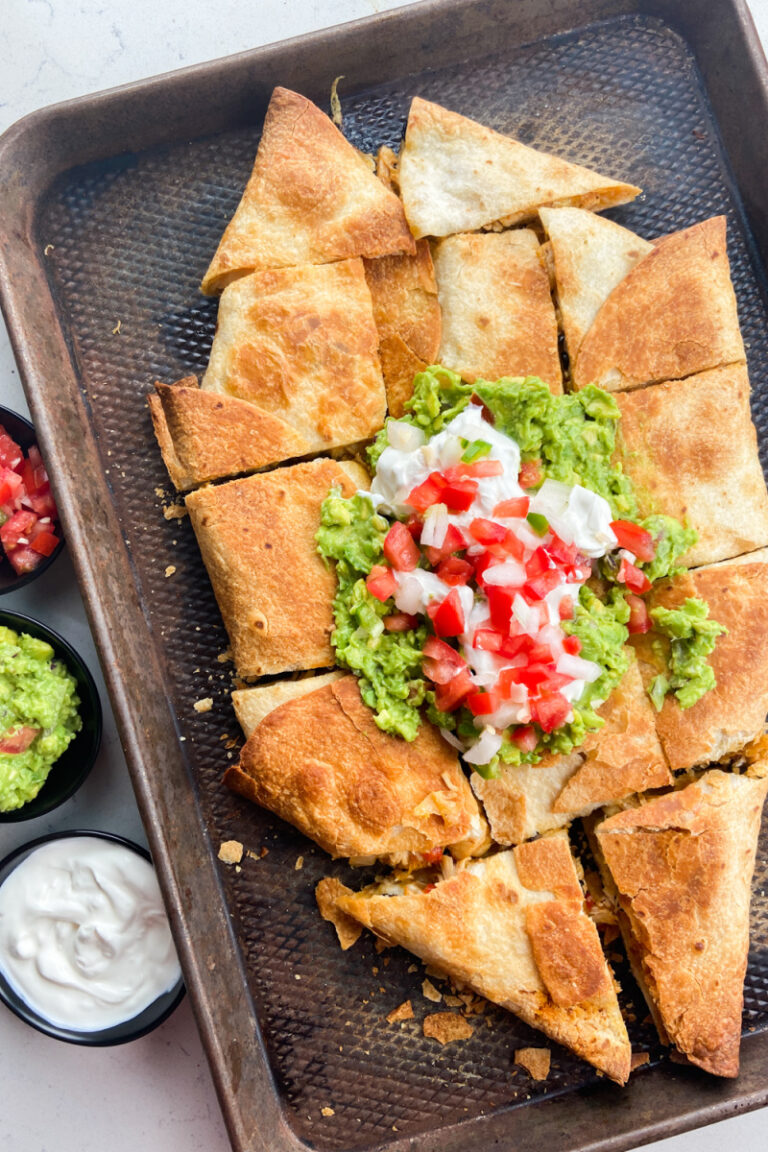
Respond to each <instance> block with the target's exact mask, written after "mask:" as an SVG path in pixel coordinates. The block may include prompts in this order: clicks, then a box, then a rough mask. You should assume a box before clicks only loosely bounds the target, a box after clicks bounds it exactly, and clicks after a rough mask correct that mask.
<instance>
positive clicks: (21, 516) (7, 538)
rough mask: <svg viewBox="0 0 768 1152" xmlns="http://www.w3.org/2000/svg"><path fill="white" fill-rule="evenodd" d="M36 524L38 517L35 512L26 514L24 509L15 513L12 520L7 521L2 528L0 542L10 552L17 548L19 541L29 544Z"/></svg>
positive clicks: (0, 529)
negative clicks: (30, 535) (30, 534)
mask: <svg viewBox="0 0 768 1152" xmlns="http://www.w3.org/2000/svg"><path fill="white" fill-rule="evenodd" d="M36 523H37V516H36V515H35V513H34V512H26V511H25V510H24V509H21V510H20V511H18V512H14V514H13V516H11V518H10V520H6V522H5V524H3V526H2V527H1V528H0V540H1V541H2V543H3V548H5V551H6V552H9V551H10V550H11V549H12V548H17V547H18V545H19V541H21V542H22V543H23V544H28V543H29V533H30V532H31V531H32V528H33V527H34V525H35V524H36Z"/></svg>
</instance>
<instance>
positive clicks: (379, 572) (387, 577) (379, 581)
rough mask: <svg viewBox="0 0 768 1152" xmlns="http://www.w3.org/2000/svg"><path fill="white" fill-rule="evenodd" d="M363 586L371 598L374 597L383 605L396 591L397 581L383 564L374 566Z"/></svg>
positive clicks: (390, 570)
mask: <svg viewBox="0 0 768 1152" xmlns="http://www.w3.org/2000/svg"><path fill="white" fill-rule="evenodd" d="M365 586H366V588H367V589H368V591H369V592H370V594H371V596H375V597H376V599H377V600H381V602H382V604H383V603H384V601H385V600H389V598H390V596H394V594H395V592H396V591H397V580H396V578H395V574H394V572H393V571H392V569H391V568H386V567H385V566H384V565H383V564H374V566H373V568H371V570H370V572H369V573H368V576H367V578H366V581H365Z"/></svg>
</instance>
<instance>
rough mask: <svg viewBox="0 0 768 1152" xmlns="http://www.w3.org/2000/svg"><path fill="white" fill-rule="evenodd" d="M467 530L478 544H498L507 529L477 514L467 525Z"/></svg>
mask: <svg viewBox="0 0 768 1152" xmlns="http://www.w3.org/2000/svg"><path fill="white" fill-rule="evenodd" d="M469 531H470V532H471V534H472V536H473V537H474V538H475V540H477V542H478V544H500V543H501V542H502V540H504V538H505V537H506V535H507V532H508V529H507V528H505V527H504V525H503V524H497V523H496V521H495V520H486V519H484V518H483V517H482V516H478V517H477V518H476V519H475V520H473V521H472V523H471V524H470V526H469Z"/></svg>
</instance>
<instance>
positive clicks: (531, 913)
mask: <svg viewBox="0 0 768 1152" xmlns="http://www.w3.org/2000/svg"><path fill="white" fill-rule="evenodd" d="M331 883H333V882H331ZM328 885H329V882H328V881H321V883H320V886H319V892H318V897H319V902H320V903H321V907H324V914H326V913H327V912H328V911H329V907H328V905H329V903H331V901H329V900H328V899H327V897H328V896H330V897H331V899H332V904H333V906H334V907H335V908H336V909H338V910H339V911H341V912H342V913H345V914H346V915H347V916H350V917H352V918H353V919H355V920H357V921H358V922H359V923H361V924H363V925H365V927H366V928H370V929H371V930H372V931H373V932H375V933H376V935H377V936H379V937H380V938H382V939H383V940H386V941H387V942H388V943H391V944H401V945H402V946H403V947H404V948H407V949H408V950H409V951H411V952H413V953H415V955H416V956H420V957H421V959H422V960H426V961H427V962H428V963H429V964H431V965H433V966H434V967H436V968H438V969H440V970H441V971H442V972H444V973H445V974H446V975H447V976H449V977H451V978H453V979H454V980H457V981H460V982H461V983H462V984H464V985H467V986H468V987H469V988H472V989H473V990H474V991H475V992H478V993H479V994H480V995H481V996H485V997H486V999H488V1000H492V1001H493V1002H494V1003H495V1004H500V1005H501V1006H502V1007H503V1008H506V1009H508V1010H509V1011H510V1012H514V1013H515V1014H516V1015H517V1016H519V1017H521V1019H522V1020H524V1021H525V1022H526V1024H530V1025H532V1026H533V1027H534V1028H539V1029H540V1030H541V1031H542V1032H544V1033H545V1034H546V1035H547V1036H549V1037H551V1038H552V1039H553V1040H556V1041H557V1042H558V1043H560V1044H564V1045H566V1046H567V1047H569V1048H571V1049H573V1051H574V1052H576V1053H577V1054H578V1055H579V1056H581V1057H582V1058H583V1059H584V1060H588V1061H589V1062H590V1063H591V1064H593V1065H594V1066H595V1067H596V1068H599V1069H600V1070H601V1071H603V1072H605V1073H606V1075H607V1076H610V1077H611V1079H613V1080H616V1081H618V1083H620V1084H623V1083H624V1082H625V1081H626V1079H627V1077H628V1075H629V1064H630V1045H629V1040H628V1038H627V1033H626V1029H625V1027H624V1021H623V1020H622V1017H621V1012H620V1010H619V1005H618V1001H617V999H616V990H615V987H614V982H613V979H612V976H611V972H610V969H609V968H608V965H607V963H606V961H605V957H604V956H603V952H602V949H601V946H600V940H599V938H598V934H597V929H596V928H595V925H594V924H593V923H592V921H591V920H590V919H589V917H588V916H587V915H586V913H585V911H584V902H583V894H582V891H581V886H580V884H579V880H578V876H577V874H576V868H575V865H574V861H573V857H572V856H571V852H570V847H569V844H568V838H567V836H566V835H565V834H563V833H559V834H555V835H553V836H548V837H545V838H543V839H541V840H535V841H532V842H531V843H529V844H522V845H520V846H519V847H517V848H514V849H513V850H511V851H508V852H498V853H496V854H495V855H493V856H486V857H485V858H483V859H480V860H471V861H466V862H465V863H464V864H463V865H461V866H460V867H459V868H458V869H457V870H456V872H455V873H454V874H453V875H452V876H450V877H449V878H448V879H442V880H441V879H438V880H437V882H436V883H434V886H433V887H431V888H430V889H429V891H426V890H424V887H423V885H419V884H417V883H414V882H409V883H405V884H397V883H396V882H393V881H385V882H384V883H383V884H381V885H374V886H372V887H370V888H366V889H364V890H363V891H362V892H360V893H354V892H351V891H350V890H349V889H348V888H343V887H342V886H340V885H338V882H337V883H336V884H335V885H333V887H332V888H329V886H328ZM326 918H329V917H328V916H326Z"/></svg>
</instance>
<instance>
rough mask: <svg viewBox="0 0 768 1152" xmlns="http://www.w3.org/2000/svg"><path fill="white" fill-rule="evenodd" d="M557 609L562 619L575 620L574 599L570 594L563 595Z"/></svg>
mask: <svg viewBox="0 0 768 1152" xmlns="http://www.w3.org/2000/svg"><path fill="white" fill-rule="evenodd" d="M557 611H558V613H559V615H560V619H561V620H573V600H571V598H570V596H563V598H562V600H561V601H560V604H559V605H558V609H557Z"/></svg>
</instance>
